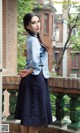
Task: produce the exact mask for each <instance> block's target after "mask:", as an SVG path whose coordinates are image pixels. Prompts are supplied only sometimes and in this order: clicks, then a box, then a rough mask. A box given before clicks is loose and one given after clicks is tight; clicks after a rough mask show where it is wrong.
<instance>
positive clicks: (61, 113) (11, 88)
mask: <svg viewBox="0 0 80 133" xmlns="http://www.w3.org/2000/svg"><path fill="white" fill-rule="evenodd" d="M48 81H49V87H50V91H51V93H52V94H53V95H55V96H56V99H55V118H56V119H53V124H52V125H54V126H57V127H63V126H64V125H65V124H66V127H67V129H70V130H74V131H76V130H79V129H80V79H74V78H50V79H49V80H48ZM19 82H20V79H19V77H18V76H14V77H10V76H9V77H8V76H7V77H6V76H4V77H3V105H2V106H3V112H4V111H5V103H6V100H5V96H4V93H5V91H6V93H8V94H9V104H8V103H6V104H7V106H9V114H8V116H6V113H5V114H4V113H3V114H4V115H5V117H6V119H7V120H13V119H14V111H15V105H16V99H17V91H18V85H19ZM65 95H68V96H69V97H70V100H69V103H68V104H69V113H68V118H69V119H70V121H69V122H68V121H65V119H64V118H65V110H64V107H65V105H66V104H65V100H64V96H65ZM3 117H4V116H3Z"/></svg>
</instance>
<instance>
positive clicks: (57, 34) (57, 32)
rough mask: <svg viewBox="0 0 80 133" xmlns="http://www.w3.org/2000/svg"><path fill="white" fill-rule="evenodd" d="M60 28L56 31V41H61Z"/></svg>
mask: <svg viewBox="0 0 80 133" xmlns="http://www.w3.org/2000/svg"><path fill="white" fill-rule="evenodd" d="M59 32H60V31H59V28H57V29H56V41H59V39H60V36H59Z"/></svg>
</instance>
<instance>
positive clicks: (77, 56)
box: [72, 54, 79, 68]
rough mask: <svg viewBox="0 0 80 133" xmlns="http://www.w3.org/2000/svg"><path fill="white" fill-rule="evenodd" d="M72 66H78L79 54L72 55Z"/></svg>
mask: <svg viewBox="0 0 80 133" xmlns="http://www.w3.org/2000/svg"><path fill="white" fill-rule="evenodd" d="M72 67H73V68H78V67H79V54H74V55H72Z"/></svg>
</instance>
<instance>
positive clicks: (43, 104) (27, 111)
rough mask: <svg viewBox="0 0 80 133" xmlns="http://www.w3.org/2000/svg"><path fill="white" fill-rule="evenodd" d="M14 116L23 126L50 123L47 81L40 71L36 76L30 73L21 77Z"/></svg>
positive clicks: (50, 114)
mask: <svg viewBox="0 0 80 133" xmlns="http://www.w3.org/2000/svg"><path fill="white" fill-rule="evenodd" d="M14 118H15V119H18V120H21V123H20V124H21V125H25V126H42V125H49V124H51V123H52V112H51V105H50V97H49V88H48V82H47V79H46V78H44V76H43V73H42V71H41V72H40V74H39V75H37V76H35V75H32V74H30V75H28V76H26V77H24V78H22V79H21V81H20V84H19V90H18V97H17V102H16V109H15V116H14Z"/></svg>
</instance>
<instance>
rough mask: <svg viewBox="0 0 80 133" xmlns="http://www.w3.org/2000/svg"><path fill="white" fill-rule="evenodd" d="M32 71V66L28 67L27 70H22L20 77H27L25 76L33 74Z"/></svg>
mask: <svg viewBox="0 0 80 133" xmlns="http://www.w3.org/2000/svg"><path fill="white" fill-rule="evenodd" d="M32 71H33V69H32V68H30V69H26V70H21V71H20V77H21V78H23V77H25V76H27V75H29V74H31V73H32Z"/></svg>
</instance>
